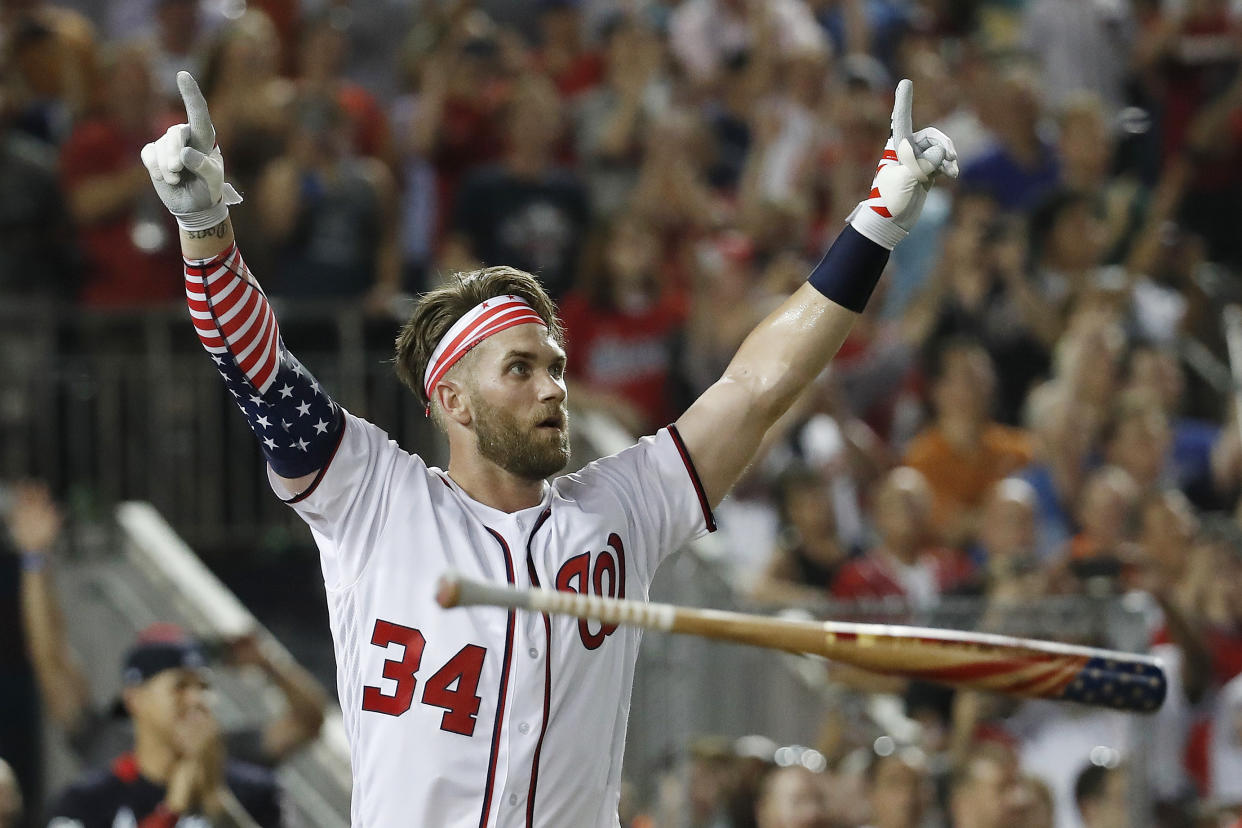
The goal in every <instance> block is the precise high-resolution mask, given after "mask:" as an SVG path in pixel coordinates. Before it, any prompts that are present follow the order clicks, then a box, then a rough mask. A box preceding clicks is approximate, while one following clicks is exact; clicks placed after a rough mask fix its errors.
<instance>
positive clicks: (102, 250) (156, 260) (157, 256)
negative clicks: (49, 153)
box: [60, 47, 181, 306]
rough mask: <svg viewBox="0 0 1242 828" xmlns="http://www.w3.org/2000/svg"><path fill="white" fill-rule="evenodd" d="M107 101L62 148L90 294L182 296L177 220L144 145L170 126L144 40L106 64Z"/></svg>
mask: <svg viewBox="0 0 1242 828" xmlns="http://www.w3.org/2000/svg"><path fill="white" fill-rule="evenodd" d="M103 86H104V96H103V98H104V105H103V108H102V110H101V111H99V112H98V113H96V114H95V115H93V116H92V117H88V118H86V119H85V120H83V121H82V122H81V123H80V124H79V125H78V126H77V128H76V129H74V131H73V133H72V134H71V135H70V136H69V138H68V140H67V141H66V142H65V144H64V146H63V147H62V148H61V153H60V168H61V169H60V173H61V184H62V186H63V187H64V190H65V193H66V194H67V196H68V199H69V210H70V213H71V215H72V216H73V219H74V221H75V222H76V223H77V225H78V229H79V238H80V239H81V244H82V248H83V251H84V254H85V257H86V273H85V276H84V279H83V286H82V301H83V302H84V303H85V304H88V305H94V306H126V305H151V304H161V303H165V302H171V301H174V300H176V299H177V297H178V296H179V294H180V292H181V286H180V283H179V281H178V280H177V279H174V278H170V276H169V274H170V273H171V274H175V273H176V272H177V269H178V268H179V267H180V260H181V257H180V254H179V253H178V251H177V246H176V225H175V224H173V221H172V218H171V217H170V216H169V215H168V214H167V212H166V211H165V210H164V209H162V207H161V205H160V203H159V201H158V200H157V199H156V198H155V196H154V194H153V193H152V191H151V184H150V175H149V174H148V173H147V171H146V169H145V168H144V167H143V166H142V163H141V162H140V161H139V159H138V154H139V151H140V150H141V149H142V146H143V145H144V144H146V143H147V142H148V141H151V140H152V139H154V138H156V137H157V136H158V135H159V134H160V133H161V132H162V131H163V128H164V124H162V123H161V122H160V119H159V107H158V103H157V101H158V98H157V96H156V93H155V90H154V87H153V85H152V82H151V76H150V71H149V64H148V58H147V55H146V53H145V52H144V51H142V50H141V49H139V48H137V47H132V48H127V49H123V50H121V51H119V52H118V53H116V54H115V55H114V56H113V58H112V60H111V61H110V62H109V63H108V65H107V66H106V67H105V68H104V77H103Z"/></svg>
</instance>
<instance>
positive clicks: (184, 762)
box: [50, 629, 288, 828]
mask: <svg viewBox="0 0 1242 828" xmlns="http://www.w3.org/2000/svg"><path fill="white" fill-rule="evenodd" d="M205 665H206V662H205V659H204V656H203V654H202V651H201V650H200V649H199V647H198V645H197V644H196V643H195V642H193V641H190V640H188V639H186V638H184V637H182V636H180V635H177V634H173V633H172V632H171V631H169V630H165V629H159V630H156V629H152V630H149V631H148V633H147V634H146V635H145V636H143V637H140V638H139V639H138V641H137V642H136V643H135V644H134V646H133V647H132V648H131V649H130V651H129V653H128V654H127V655H126V657H125V662H124V665H123V672H122V676H123V679H124V684H125V689H124V691H123V694H122V699H121V704H122V705H123V706H124V710H125V712H126V713H127V714H128V715H129V716H130V718H131V719H132V720H133V725H134V743H133V750H132V752H130V753H126V754H123V755H122V756H120V757H118V758H117V759H115V760H114V761H113V762H112V764H111V765H110V766H109V767H108V768H107V769H99V770H96V771H93V772H91V773H90V774H89V775H87V776H85V777H83V778H82V779H81V780H80V781H79V782H77V783H75V784H73V785H71V786H70V787H69V788H68V789H66V790H65V791H63V792H62V793H61V794H60V795H59V796H58V797H57V798H56V800H55V802H54V803H53V804H52V806H51V808H50V817H51V825H53V826H55V828H108V827H109V826H112V825H115V824H116V822H115V821H116V820H118V819H121V820H124V819H128V820H132V821H133V822H135V823H138V824H144V822H145V821H148V820H149V822H145V824H151V825H168V826H171V825H174V824H177V823H178V822H179V821H180V819H181V817H182V816H183V815H184V816H200V817H206V818H208V819H210V820H212V824H217V825H248V824H251V823H253V824H257V825H259V826H263V828H269V826H282V825H286V824H288V821H287V819H286V818H285V816H284V815H283V813H282V810H283V808H282V804H281V794H280V790H279V788H278V786H277V783H276V780H275V777H274V776H273V775H272V774H271V772H270V771H266V770H263V769H261V768H259V767H257V766H254V765H247V764H244V763H242V762H238V761H236V760H231V759H228V758H227V757H226V755H225V749H224V741H223V737H222V735H221V732H220V727H219V724H218V723H217V721H216V718H215V715H214V714H213V713H212V711H211V707H210V704H209V702H208V699H209V695H210V683H209V681H208V676H207V673H206V672H205V670H204V667H205Z"/></svg>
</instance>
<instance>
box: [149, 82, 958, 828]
mask: <svg viewBox="0 0 1242 828" xmlns="http://www.w3.org/2000/svg"><path fill="white" fill-rule="evenodd" d="M177 80H178V86H179V88H180V90H181V95H182V99H183V101H184V103H185V107H186V113H187V121H188V123H186V124H181V125H177V126H174V127H172V128H170V129H169V131H168V132H167V133H166V134H165V135H164V136H163V137H161V138H160V139H159V140H157V141H155V142H154V143H151V144H148V145H147V146H146V147H144V148H143V150H142V160H143V163H144V164H145V165H146V167H147V169H148V170H149V171H150V174H151V180H152V182H153V184H154V186H155V189H156V191H157V192H158V194H159V196H160V198H161V199H162V200H163V202H164V204H165V205H166V206H167V207H168V209H169V210H170V211H171V212H172V213H173V214H174V215H175V216H176V218H177V221H178V223H179V225H180V227H181V247H182V253H183V255H184V257H185V285H186V296H187V299H188V303H189V306H190V313H191V316H192V318H193V323H194V327H195V328H196V330H197V332H198V335H199V337H200V339H201V341H202V344H203V346H204V348H205V349H206V350H207V352H208V353H209V354H210V356H211V359H212V360H213V361H214V362H215V364H216V368H217V370H218V371H219V373H220V375H221V377H222V378H223V379H224V381H225V385H226V386H227V388H228V390H229V392H230V393H231V394H232V395H233V397H234V399H235V401H236V402H237V404H238V406H239V407H240V408H241V410H242V412H243V413H244V414H245V416H246V418H247V420H248V421H249V423H250V426H251V428H252V430H253V431H254V433H255V436H256V437H257V438H258V439H259V441H260V444H261V446H262V451H263V453H264V456H265V458H266V459H267V465H268V470H269V478H270V481H271V485H272V488H273V490H274V491H275V493H276V494H277V496H278V497H280V498H281V499H283V500H284V501H285V502H287V503H288V504H289V505H290V506H291V507H292V508H293V509H294V510H296V511H297V513H298V514H299V515H300V516H301V517H302V518H303V519H304V520H305V521H306V522H307V524H309V526H310V528H311V531H312V533H313V535H314V537H315V540H316V543H317V545H318V547H319V550H320V563H321V567H322V570H323V576H324V582H325V585H326V588H327V595H328V605H329V617H330V623H331V628H332V636H333V642H334V645H335V651H336V659H337V687H338V692H339V697H340V702H341V707H342V710H343V713H344V722H345V727H346V731H347V734H348V739H349V745H350V752H351V761H352V765H353V776H354V781H353V796H352V805H351V808H352V820H353V824H355V825H437V826H446V827H455V826H467V825H469V826H476V825H479V826H517V825H526V826H532V825H538V826H566V825H573V826H581V827H582V828H587V827H588V826H601V828H602V826H616V825H617V824H618V817H617V803H618V796H619V791H620V786H621V759H622V754H623V748H624V744H625V730H626V723H627V720H628V717H629V707H630V693H631V687H632V683H633V674H634V665H635V661H636V657H637V654H638V646H639V640H640V632H639V631H638V630H636V629H632V628H618V627H616V626H612V625H598V624H592V623H587V622H579V621H578V620H576V619H568V618H552V617H549V616H547V615H542V614H536V613H530V612H520V611H516V610H504V609H498V608H491V607H475V608H470V609H464V610H462V609H458V610H453V611H445V610H443V609H442V608H441V607H439V606H438V605H437V604H436V603H435V597H434V593H435V587H436V580H437V577H438V576H439V575H440V574H441V573H443V572H445V571H447V570H457V571H459V572H460V573H461V574H462V575H463V576H465V577H469V578H474V579H478V580H484V581H498V582H507V583H509V584H513V585H516V586H518V587H539V586H546V587H554V588H556V589H561V590H573V591H578V592H588V591H589V592H593V593H596V594H604V595H608V596H616V597H630V598H643V597H646V595H647V593H648V588H649V586H650V584H651V582H652V578H653V576H654V574H655V571H656V568H657V566H658V565H659V563H660V562H661V561H662V560H663V559H664V557H666V556H667V555H669V554H670V553H672V552H673V551H675V550H677V549H679V548H680V547H682V546H683V545H684V544H685V543H686V542H687V541H688V540H691V539H692V538H695V537H698V536H700V535H702V534H704V533H706V532H710V531H712V530H713V529H714V528H715V523H714V520H713V517H712V507H713V505H715V504H717V503H719V501H720V500H721V499H722V498H723V497H724V496H725V494H726V492H728V490H729V488H730V486H732V484H733V483H734V482H735V481H736V480H737V478H738V477H739V476H740V475H741V473H742V471H743V470H744V469H745V468H746V466H747V464H748V463H749V462H750V460H751V457H752V455H753V454H754V453H755V451H756V450H757V449H758V447H759V443H760V440H761V439H762V438H763V435H764V434H765V433H766V432H767V430H768V428H769V427H770V426H771V425H772V424H773V423H774V422H776V420H777V419H778V418H779V417H780V416H781V414H783V413H784V412H785V411H786V410H787V409H788V408H789V407H790V406H791V405H792V404H793V402H794V401H795V400H796V399H797V397H798V396H799V395H800V394H801V392H802V391H803V389H805V388H806V387H807V385H808V384H809V383H810V382H811V381H812V380H813V379H814V378H815V377H816V376H818V375H819V374H820V372H822V371H823V369H824V368H825V367H826V366H827V364H828V362H829V360H830V359H831V358H832V356H833V355H834V354H835V353H836V351H837V349H838V348H839V347H840V345H841V342H842V341H843V340H844V339H845V336H846V334H847V333H848V332H849V330H850V328H851V326H852V325H853V323H854V320H855V319H856V318H857V317H858V315H859V313H860V312H861V311H862V310H863V308H864V306H865V304H866V302H867V300H868V298H869V297H870V295H871V293H872V291H873V289H874V287H875V285H876V283H877V281H878V279H879V278H880V275H881V273H882V271H883V270H884V267H885V264H886V263H887V261H888V257H889V253H890V251H891V250H892V248H893V247H894V246H895V245H896V244H897V243H898V242H900V241H901V240H902V239H903V238H904V237H905V236H906V234H907V233H908V232H909V230H910V228H911V226H913V224H914V222H915V220H916V219H917V218H918V215H919V212H920V211H921V209H922V206H923V202H924V200H925V198H926V195H927V192H928V191H929V190H930V188H931V186H932V183H933V181H934V179H935V178H936V176H938V175H941V174H944V175H949V176H955V175H956V174H957V156H956V152H955V150H954V148H953V144H952V142H951V141H950V140H949V139H948V138H947V137H946V136H945V135H944V134H943V133H941V132H939V131H938V130H936V129H934V128H927V129H923V130H920V131H918V132H914V131H913V130H912V127H911V123H910V107H911V100H912V95H913V89H912V85H911V84H910V82H909V81H902V82H901V84H900V85H899V86H898V87H897V93H896V100H895V105H894V110H893V124H892V126H893V129H892V138H891V140H890V141H889V144H888V146H887V148H886V149H885V150H884V152H883V155H882V156H881V160H880V162H879V166H878V167H877V171H876V175H875V179H874V181H873V184H872V189H871V192H870V193H869V194H868V195H867V196H866V197H865V198H864V200H863V201H862V202H861V203H860V204H859V205H858V207H857V208H856V209H855V210H854V211H853V212H852V213H851V215H850V219H849V223H848V225H847V226H846V227H845V228H844V229H843V230H842V232H841V234H840V235H839V236H838V238H837V240H836V241H835V242H834V244H833V245H832V247H831V249H830V250H829V251H828V253H827V254H826V255H825V256H824V258H823V260H822V261H821V262H820V263H819V264H818V265H817V266H816V267H815V269H814V270H813V271H812V273H811V274H810V277H809V278H808V281H807V283H806V284H805V285H803V286H802V287H801V288H799V289H798V290H797V291H796V292H795V293H794V294H793V295H792V296H791V297H789V298H788V299H787V300H786V301H785V302H784V304H782V305H781V306H780V307H779V308H778V309H776V310H775V311H774V312H773V313H772V314H771V315H770V316H768V317H767V319H765V320H764V321H763V322H761V323H760V324H759V326H758V327H757V328H755V330H754V331H753V332H752V333H751V334H750V335H749V336H748V337H747V339H746V341H745V342H743V343H742V345H741V347H740V348H739V350H738V352H737V354H736V356H735V357H734V358H733V360H732V362H731V363H730V364H729V366H728V367H727V369H726V370H725V373H724V375H723V376H722V377H721V378H720V380H719V381H718V382H717V383H716V384H714V385H713V386H712V387H710V388H709V389H708V390H707V391H706V392H704V394H703V395H702V396H701V397H700V398H699V399H698V400H697V401H696V402H695V403H694V404H693V405H691V406H690V408H689V409H688V410H687V411H686V412H685V413H684V414H683V415H682V416H681V417H680V418H678V420H677V422H676V423H674V424H671V425H668V426H666V427H664V428H661V429H659V430H658V431H657V432H656V433H655V434H654V435H652V436H649V437H644V438H643V439H641V440H639V441H638V443H637V444H635V445H633V446H631V447H630V448H628V449H625V450H624V451H621V452H619V453H618V454H615V455H613V456H610V457H605V458H602V459H600V460H597V461H595V462H593V463H591V464H589V465H587V466H586V467H584V468H583V469H581V470H580V471H578V472H576V473H574V474H569V475H562V476H559V477H558V476H556V475H557V474H558V473H559V472H560V471H561V470H562V469H563V468H564V467H565V465H566V463H567V462H568V460H569V417H568V414H567V411H566V399H565V397H566V394H565V376H564V372H565V360H566V353H565V349H564V347H563V343H562V335H561V327H560V323H559V321H558V320H557V317H556V309H555V307H554V306H553V304H552V302H551V301H550V300H549V298H548V296H547V294H546V293H545V292H544V290H543V288H542V287H541V286H540V284H539V281H538V279H536V278H535V277H534V276H532V275H531V274H529V273H524V272H522V271H518V270H515V269H513V268H509V267H504V266H493V267H486V268H483V269H481V270H478V271H474V272H471V273H464V274H457V275H455V276H454V277H452V278H451V279H450V280H449V281H448V283H447V284H446V285H444V286H443V287H440V288H437V289H435V290H432V291H431V292H429V293H427V294H426V295H424V296H423V297H422V299H421V301H420V302H419V303H418V305H417V307H416V308H415V309H414V311H413V313H412V315H411V317H410V319H409V321H408V322H407V323H406V324H405V326H404V328H403V329H402V331H401V333H400V335H399V336H398V339H397V348H396V363H397V372H398V374H399V376H400V377H401V379H402V380H403V381H404V382H405V383H406V385H408V386H409V387H410V389H411V390H412V391H413V393H414V394H415V395H416V396H417V397H418V398H419V400H420V401H422V402H423V403H424V404H425V406H426V410H427V413H428V415H429V416H430V417H431V418H432V419H433V420H434V422H435V424H436V425H437V426H438V427H439V428H440V430H441V431H443V432H444V433H445V435H446V436H447V438H448V444H449V463H448V468H447V469H439V468H430V467H428V466H427V465H426V464H425V463H424V462H423V460H422V459H421V458H420V457H419V456H418V455H416V454H410V453H407V452H405V451H404V450H402V449H401V448H400V447H399V446H398V445H397V444H396V443H395V442H393V441H392V440H390V439H389V438H388V435H387V434H385V433H384V432H383V431H381V430H380V429H379V428H377V427H376V426H374V425H372V424H371V423H369V422H367V421H366V420H363V419H361V418H359V417H357V416H355V415H353V414H350V413H349V412H347V411H345V410H343V409H342V408H341V407H340V406H339V405H338V404H337V403H336V402H334V401H333V400H332V398H331V397H330V396H329V395H328V392H327V390H326V389H324V388H323V387H321V386H320V384H319V383H318V381H316V380H315V379H314V377H313V376H311V374H310V372H309V371H307V369H306V368H305V367H303V366H302V365H301V363H299V362H298V361H297V359H295V358H294V357H293V355H292V354H291V353H290V352H289V351H288V350H287V349H286V347H285V344H284V342H283V341H282V339H281V337H280V332H279V327H278V325H277V321H276V317H275V315H274V314H273V312H272V309H271V307H270V305H269V304H268V302H267V300H266V298H265V297H264V294H263V292H262V290H261V288H260V287H259V283H258V281H257V280H256V279H255V278H254V276H253V275H252V274H251V273H250V272H249V270H248V269H247V268H246V265H245V264H244V262H243V261H242V257H241V253H240V251H239V250H238V249H237V246H236V244H235V243H234V241H233V228H232V226H231V225H230V223H229V205H230V204H235V203H237V202H238V201H239V200H240V199H239V197H238V195H237V193H236V191H235V190H233V188H232V187H231V186H230V185H228V184H226V183H225V179H224V163H223V159H222V155H221V151H220V148H219V147H218V146H216V142H215V130H214V129H213V127H212V124H211V119H210V116H209V113H208V111H207V104H206V102H205V101H204V99H203V96H202V94H201V93H200V92H199V89H198V86H197V84H196V83H195V81H194V79H193V78H192V77H191V76H190V75H189V74H188V73H184V72H182V73H180V74H179V75H178V79H177ZM722 435H727V436H728V438H727V439H723V440H722V439H721V437H722Z"/></svg>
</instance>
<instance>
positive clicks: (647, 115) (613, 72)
mask: <svg viewBox="0 0 1242 828" xmlns="http://www.w3.org/2000/svg"><path fill="white" fill-rule="evenodd" d="M602 38H603V44H602V46H603V49H604V76H603V80H602V82H601V83H600V84H598V85H597V86H595V87H594V88H593V89H591V90H590V91H587V92H584V93H583V94H581V95H579V96H578V98H577V100H576V101H575V102H574V104H573V125H574V136H575V142H576V143H575V146H574V152H575V154H576V156H577V158H578V163H579V165H580V166H581V168H582V173H583V177H584V179H585V180H586V184H587V186H588V187H589V189H590V192H591V212H592V214H593V215H594V216H595V218H596V219H599V220H606V219H610V218H612V217H613V216H615V215H616V214H617V213H618V212H620V211H621V210H622V209H623V208H624V207H625V205H626V201H627V199H628V197H629V194H630V192H631V191H632V190H633V189H634V187H635V185H636V184H637V180H638V173H637V168H638V165H639V162H640V160H641V157H642V148H643V135H644V134H645V132H646V129H647V124H648V123H649V122H650V120H651V119H652V118H653V117H654V116H655V115H657V114H658V113H659V112H660V111H661V110H662V109H663V108H664V107H666V106H667V105H668V101H667V98H668V95H669V92H670V90H669V89H668V83H667V79H666V78H664V77H663V72H662V63H663V62H664V47H663V44H661V42H660V40H659V39H658V37H657V35H656V34H655V33H654V32H652V31H651V30H650V29H649V28H648V27H647V26H646V25H645V23H644V22H643V21H642V20H641V19H640V18H636V17H634V16H632V15H627V14H615V15H614V16H612V17H611V18H609V20H608V22H607V24H606V27H605V29H604V31H603V33H602Z"/></svg>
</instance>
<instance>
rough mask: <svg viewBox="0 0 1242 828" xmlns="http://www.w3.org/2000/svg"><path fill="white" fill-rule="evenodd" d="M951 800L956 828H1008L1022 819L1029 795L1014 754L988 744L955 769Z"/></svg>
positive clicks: (950, 785)
mask: <svg viewBox="0 0 1242 828" xmlns="http://www.w3.org/2000/svg"><path fill="white" fill-rule="evenodd" d="M948 796H949V815H950V819H951V823H952V825H953V828H1006V826H1011V825H1014V824H1016V823H1017V822H1018V820H1019V819H1020V817H1021V814H1022V811H1023V809H1024V808H1025V807H1026V804H1027V803H1026V798H1027V796H1028V793H1027V792H1026V791H1025V790H1024V788H1023V784H1022V778H1021V777H1020V776H1019V774H1018V760H1017V757H1015V756H1014V755H1013V751H1011V750H1010V749H1009V748H1007V747H1004V746H1002V745H1000V744H999V743H996V742H986V743H981V744H980V745H978V746H976V747H975V748H973V749H972V751H971V752H970V753H969V754H968V755H967V756H966V758H965V759H963V760H962V762H961V763H960V764H959V765H958V767H957V768H955V769H954V771H953V776H952V778H951V780H950V782H949V794H948Z"/></svg>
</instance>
